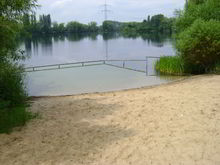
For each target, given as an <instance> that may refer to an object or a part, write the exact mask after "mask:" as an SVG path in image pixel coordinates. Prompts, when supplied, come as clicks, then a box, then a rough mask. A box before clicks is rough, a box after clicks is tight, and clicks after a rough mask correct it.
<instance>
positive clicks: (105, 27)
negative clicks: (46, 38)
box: [22, 14, 174, 36]
mask: <svg viewBox="0 0 220 165" xmlns="http://www.w3.org/2000/svg"><path fill="white" fill-rule="evenodd" d="M22 21H23V32H22V33H23V34H24V35H25V36H28V35H39V34H66V33H85V32H86V33H88V32H104V33H106V32H108V33H110V32H122V33H124V34H125V35H131V36H132V35H137V34H145V33H154V32H160V33H172V27H173V22H174V18H167V17H165V16H164V15H162V14H158V15H155V16H152V18H150V16H148V19H147V20H144V21H143V22H117V21H110V20H108V21H104V22H103V24H102V25H101V26H98V25H97V23H96V22H90V23H88V24H82V23H80V22H77V21H71V22H68V23H67V24H66V25H65V24H64V23H60V24H59V23H57V22H52V20H51V17H50V15H41V16H39V20H37V19H36V16H35V15H24V16H23V19H22Z"/></svg>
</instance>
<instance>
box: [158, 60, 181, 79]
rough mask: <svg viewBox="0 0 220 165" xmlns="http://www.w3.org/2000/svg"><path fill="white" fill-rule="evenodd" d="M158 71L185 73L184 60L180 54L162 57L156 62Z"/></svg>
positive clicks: (173, 73)
mask: <svg viewBox="0 0 220 165" xmlns="http://www.w3.org/2000/svg"><path fill="white" fill-rule="evenodd" d="M155 67H156V71H157V72H159V73H161V74H169V75H184V73H185V72H184V61H183V60H182V59H181V57H179V56H166V57H161V58H160V60H158V61H157V62H156V66H155Z"/></svg>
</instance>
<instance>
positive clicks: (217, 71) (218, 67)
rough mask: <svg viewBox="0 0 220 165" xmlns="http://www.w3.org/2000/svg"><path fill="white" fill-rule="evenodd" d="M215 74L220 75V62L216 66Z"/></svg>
mask: <svg viewBox="0 0 220 165" xmlns="http://www.w3.org/2000/svg"><path fill="white" fill-rule="evenodd" d="M215 73H216V74H220V62H219V63H217V64H216V66H215Z"/></svg>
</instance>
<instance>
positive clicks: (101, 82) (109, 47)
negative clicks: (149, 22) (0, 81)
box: [21, 33, 178, 96]
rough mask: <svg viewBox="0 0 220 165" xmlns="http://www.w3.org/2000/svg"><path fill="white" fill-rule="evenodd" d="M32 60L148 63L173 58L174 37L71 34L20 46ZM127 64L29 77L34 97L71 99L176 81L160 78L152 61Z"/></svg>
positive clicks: (27, 63) (38, 63)
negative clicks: (72, 97)
mask: <svg viewBox="0 0 220 165" xmlns="http://www.w3.org/2000/svg"><path fill="white" fill-rule="evenodd" d="M21 48H22V49H24V50H25V51H26V53H27V55H28V56H29V58H28V59H27V60H26V61H25V62H24V64H25V66H26V67H31V66H41V65H50V64H62V63H73V62H82V61H95V60H146V56H154V57H158V56H164V55H175V49H174V48H173V46H172V40H171V37H170V36H164V35H148V36H132V37H125V36H121V35H120V34H116V33H113V34H105V35H100V34H89V35H88V34H87V35H86V34H78V35H76V34H71V35H67V36H44V37H38V38H33V39H32V40H25V41H23V43H22V44H21ZM156 60H157V59H154V58H150V59H148V61H147V62H146V61H127V62H126V63H125V64H124V66H125V68H129V69H135V70H141V71H143V72H147V73H141V72H135V71H131V70H127V69H123V68H118V67H117V66H119V67H123V62H122V61H114V62H108V63H107V64H110V65H97V66H86V67H77V68H68V69H57V70H47V71H45V70H44V71H37V72H28V73H27V87H28V92H29V95H31V96H45V95H52V96H53V95H69V94H79V93H90V92H104V91H113V90H121V89H130V88H138V87H142V86H151V85H157V84H161V83H166V82H170V81H172V80H174V79H177V78H178V77H161V76H158V75H156V73H155V70H154V63H155V61H156Z"/></svg>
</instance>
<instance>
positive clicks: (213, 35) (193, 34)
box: [176, 19, 220, 74]
mask: <svg viewBox="0 0 220 165" xmlns="http://www.w3.org/2000/svg"><path fill="white" fill-rule="evenodd" d="M176 47H177V50H178V52H179V53H180V55H181V57H182V59H183V60H184V63H185V69H186V70H185V71H186V72H190V73H196V74H198V73H205V72H208V71H211V70H213V69H214V68H215V65H216V63H217V62H218V61H220V22H219V21H215V20H210V21H207V22H205V21H203V20H201V19H198V20H196V21H195V22H194V23H193V24H192V26H191V27H189V28H187V29H186V30H185V31H183V32H182V33H180V35H179V36H178V40H177V44H176Z"/></svg>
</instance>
